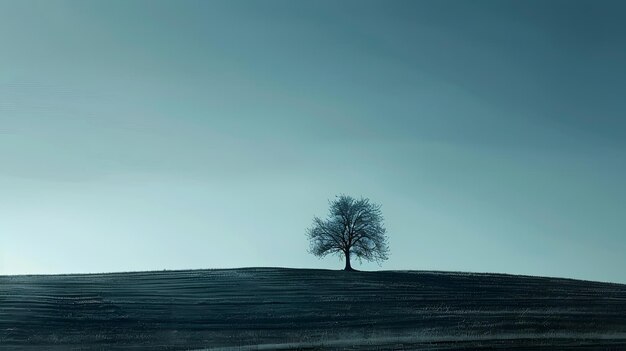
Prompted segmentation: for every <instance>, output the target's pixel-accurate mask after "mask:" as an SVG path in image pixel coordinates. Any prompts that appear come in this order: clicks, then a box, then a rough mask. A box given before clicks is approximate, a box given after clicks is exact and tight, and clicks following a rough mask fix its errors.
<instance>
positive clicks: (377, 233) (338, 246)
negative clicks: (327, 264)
mask: <svg viewBox="0 0 626 351" xmlns="http://www.w3.org/2000/svg"><path fill="white" fill-rule="evenodd" d="M329 204H330V211H329V214H328V218H327V219H321V218H319V217H314V218H313V225H312V226H311V228H309V229H307V237H308V238H309V240H310V245H311V246H310V249H309V252H310V253H312V254H314V255H315V256H318V257H324V256H326V255H328V254H336V255H339V256H342V255H343V256H344V257H345V259H346V267H345V270H346V271H352V270H353V269H352V266H351V265H350V258H351V257H352V256H356V258H357V259H358V260H359V262H361V261H362V259H365V260H367V261H376V262H377V263H378V264H380V263H381V262H382V261H384V260H386V259H387V254H388V253H389V246H388V244H387V236H386V229H385V227H384V225H383V215H382V212H381V210H380V205H377V204H374V203H371V202H370V200H369V199H366V198H361V199H359V200H357V199H354V198H353V197H351V196H347V195H341V196H338V197H336V199H335V200H334V201H329Z"/></svg>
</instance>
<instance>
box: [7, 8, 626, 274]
mask: <svg viewBox="0 0 626 351" xmlns="http://www.w3.org/2000/svg"><path fill="white" fill-rule="evenodd" d="M625 18H626V4H625V3H624V2H621V1H575V0H572V1H533V0H529V1H506V0H504V1H501V0H494V1H482V0H478V1H446V0H444V1H325V0H316V1H287V0H286V1H274V0H268V1H254V0H253V1H237V0H234V1H233V0H224V1H220V0H216V1H132V0H131V1H127V0H124V1H116V0H111V1H57V0H46V1H29V0H27V1H6V0H2V1H0V274H33V273H38V274H39V273H41V274H53V273H77V272H113V271H136V270H162V269H197V268H229V267H252V266H279V267H302V268H329V269H341V268H343V263H342V262H341V261H340V259H339V258H338V257H335V256H331V257H327V258H324V259H318V258H316V257H314V256H312V255H310V254H309V253H307V248H308V242H307V240H306V236H305V230H306V228H307V227H309V226H310V225H311V223H312V219H313V216H316V215H317V216H325V215H326V214H327V211H328V200H329V199H333V198H334V197H335V195H338V194H348V195H352V196H355V197H360V196H364V197H367V198H369V199H371V200H372V201H373V202H375V203H379V204H381V205H382V211H383V215H384V216H385V225H386V227H387V231H388V236H389V245H390V258H389V260H388V261H386V262H384V263H383V264H382V266H378V265H376V264H375V263H366V262H364V263H363V264H358V262H353V264H354V265H355V267H356V268H357V269H364V270H374V269H390V270H391V269H393V270H395V269H398V270H405V269H407V270H408V269H410V270H451V271H471V272H500V273H512V274H528V275H541V276H558V277H568V278H579V279H588V280H600V281H612V282H620V283H626V269H624V267H626V255H625V254H624V252H626V215H625V214H626V187H624V179H626V157H625V156H626V120H625V117H626V98H625V95H626V94H625V93H626V65H625V64H624V62H626V41H625V40H624V38H625V37H626V21H625Z"/></svg>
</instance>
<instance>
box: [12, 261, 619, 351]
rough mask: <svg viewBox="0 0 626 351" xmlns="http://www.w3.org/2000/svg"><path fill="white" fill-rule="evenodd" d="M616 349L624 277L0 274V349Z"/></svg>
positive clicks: (268, 271) (266, 271)
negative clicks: (610, 280) (592, 279)
mask: <svg viewBox="0 0 626 351" xmlns="http://www.w3.org/2000/svg"><path fill="white" fill-rule="evenodd" d="M204 348H207V349H212V348H216V349H222V348H225V349H233V350H239V349H242V350H247V349H303V350H316V349H346V350H404V349H406V350H409V349H419V350H460V349H468V350H469V349H471V350H482V349H484V350H487V349H488V350H494V349H498V350H531V349H532V350H534V349H545V350H554V349H558V350H563V349H567V350H587V349H593V350H626V285H620V284H608V283H597V282H588V281H577V280H568V279H554V278H540V277H527V276H510V275H492V274H463V273H440V272H417V271H415V272H398V271H386V272H349V273H348V272H343V271H328V270H306V269H282V268H250V269H233V270H194V271H163V272H143V273H115V274H93V275H57V276H2V277H0V349H3V350H4V349H20V350H33V349H45V350H68V349H75V350H100V349H102V350H111V349H131V350H189V349H192V350H193V349H204Z"/></svg>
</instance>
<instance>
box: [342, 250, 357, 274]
mask: <svg viewBox="0 0 626 351" xmlns="http://www.w3.org/2000/svg"><path fill="white" fill-rule="evenodd" d="M345 254H346V268H344V269H343V270H344V271H353V270H354V269H352V266H351V265H350V251H346V252H345Z"/></svg>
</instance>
